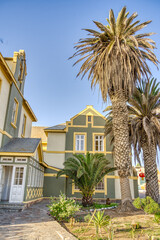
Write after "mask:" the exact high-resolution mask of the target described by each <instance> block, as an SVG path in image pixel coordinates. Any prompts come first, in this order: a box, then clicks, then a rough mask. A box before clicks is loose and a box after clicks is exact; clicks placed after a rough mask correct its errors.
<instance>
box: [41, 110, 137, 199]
mask: <svg viewBox="0 0 160 240" xmlns="http://www.w3.org/2000/svg"><path fill="white" fill-rule="evenodd" d="M104 125H105V117H104V116H103V115H102V114H100V113H99V112H97V111H96V110H95V109H94V108H93V106H91V105H88V106H87V107H86V108H85V109H84V110H83V111H81V112H80V113H78V114H77V115H76V116H74V117H72V118H71V119H70V121H67V122H66V123H65V124H60V125H56V126H53V127H50V128H45V129H44V132H45V133H46V136H47V147H46V144H45V145H44V147H45V150H44V162H45V163H46V168H45V170H44V189H43V191H44V192H43V194H44V197H50V196H56V197H57V196H59V194H60V191H61V192H64V193H65V194H66V195H67V196H69V197H76V198H80V197H81V194H80V191H79V189H78V188H77V187H76V186H75V185H74V183H73V182H72V181H71V180H70V179H68V178H67V177H66V176H62V177H60V178H58V179H57V178H56V174H57V172H58V171H59V170H60V169H62V168H63V163H64V161H65V160H66V159H67V158H69V157H71V156H72V155H73V154H74V153H75V154H76V153H77V154H78V153H83V154H86V153H87V152H90V153H104V154H105V155H106V156H107V159H108V160H109V161H110V163H111V166H114V159H113V154H112V147H111V146H110V144H109V141H108V139H107V138H105V137H104ZM42 144H43V140H42ZM130 186H131V192H132V197H133V198H136V197H137V196H138V187H137V176H136V174H135V176H134V174H133V172H132V173H131V177H130ZM94 198H98V199H105V198H110V199H120V198H121V193H120V180H119V176H118V174H117V172H115V173H111V174H109V175H106V176H105V177H104V179H103V181H102V182H100V183H99V184H98V185H97V186H96V188H95V193H94Z"/></svg>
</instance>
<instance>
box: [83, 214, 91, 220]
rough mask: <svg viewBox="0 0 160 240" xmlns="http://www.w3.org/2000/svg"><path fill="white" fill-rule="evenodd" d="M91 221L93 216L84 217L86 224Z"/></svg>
mask: <svg viewBox="0 0 160 240" xmlns="http://www.w3.org/2000/svg"><path fill="white" fill-rule="evenodd" d="M90 220H91V214H87V215H86V216H84V221H85V222H89V221H90Z"/></svg>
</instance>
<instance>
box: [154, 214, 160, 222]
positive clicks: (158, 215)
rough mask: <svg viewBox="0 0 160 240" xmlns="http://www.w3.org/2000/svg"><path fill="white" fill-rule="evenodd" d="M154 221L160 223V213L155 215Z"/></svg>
mask: <svg viewBox="0 0 160 240" xmlns="http://www.w3.org/2000/svg"><path fill="white" fill-rule="evenodd" d="M154 221H155V222H156V223H160V212H158V213H155V214H154Z"/></svg>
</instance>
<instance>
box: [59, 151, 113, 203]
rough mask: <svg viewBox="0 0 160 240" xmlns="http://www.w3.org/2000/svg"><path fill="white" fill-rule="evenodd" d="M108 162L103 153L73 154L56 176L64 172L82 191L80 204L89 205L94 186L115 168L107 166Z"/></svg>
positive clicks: (91, 201)
mask: <svg viewBox="0 0 160 240" xmlns="http://www.w3.org/2000/svg"><path fill="white" fill-rule="evenodd" d="M109 164H110V162H109V161H108V160H107V159H106V156H105V155H104V154H100V153H96V154H90V153H87V154H86V156H85V155H83V154H74V155H73V157H71V158H68V159H67V160H66V161H65V162H64V169H62V170H61V171H59V172H58V173H57V177H59V176H61V175H63V174H66V175H67V176H68V177H69V178H70V179H72V180H73V181H74V183H75V184H76V186H78V188H79V189H80V191H81V193H82V205H83V206H91V205H92V204H93V199H92V195H93V193H94V190H95V186H96V185H97V184H98V183H99V182H100V181H101V180H102V179H103V177H104V176H105V175H106V174H108V173H109V172H113V171H114V170H116V168H114V167H110V166H109Z"/></svg>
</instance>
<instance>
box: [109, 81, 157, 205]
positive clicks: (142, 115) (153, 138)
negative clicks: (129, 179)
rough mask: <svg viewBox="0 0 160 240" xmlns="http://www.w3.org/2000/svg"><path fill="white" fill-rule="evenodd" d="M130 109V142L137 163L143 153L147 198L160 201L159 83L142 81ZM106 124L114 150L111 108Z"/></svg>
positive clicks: (131, 101)
mask: <svg viewBox="0 0 160 240" xmlns="http://www.w3.org/2000/svg"><path fill="white" fill-rule="evenodd" d="M128 110H129V117H128V118H129V122H128V123H129V124H128V127H129V140H130V141H129V142H130V146H131V145H132V146H133V148H134V156H135V160H138V161H139V162H140V158H139V155H140V153H141V151H142V153H143V161H144V167H145V178H146V196H150V197H152V199H153V200H155V201H156V202H158V198H159V187H158V176H157V164H156V155H157V148H159V147H160V93H159V83H156V79H154V78H152V79H151V80H149V82H148V81H143V82H142V85H139V87H138V88H135V90H134V93H133V96H132V98H131V99H130V100H129V104H128ZM105 111H109V112H108V114H107V118H106V124H105V136H109V139H110V142H111V144H113V149H114V135H113V119H112V107H111V106H109V107H107V108H106V109H105Z"/></svg>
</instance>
